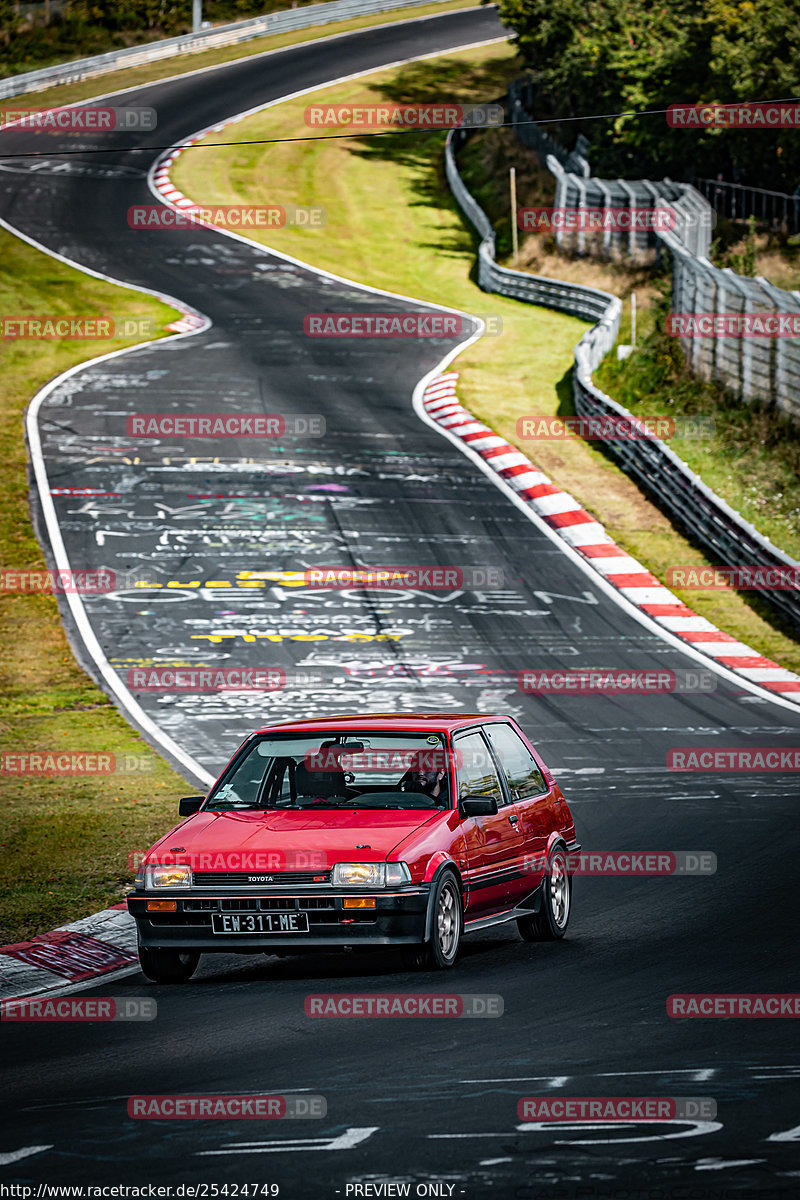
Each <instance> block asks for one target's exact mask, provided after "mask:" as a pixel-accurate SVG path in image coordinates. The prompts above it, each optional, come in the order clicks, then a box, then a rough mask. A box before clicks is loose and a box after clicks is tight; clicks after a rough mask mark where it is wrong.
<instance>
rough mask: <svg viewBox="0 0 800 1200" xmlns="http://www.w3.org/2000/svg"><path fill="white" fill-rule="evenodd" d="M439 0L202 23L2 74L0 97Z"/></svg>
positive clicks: (334, 5)
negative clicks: (205, 26) (199, 27)
mask: <svg viewBox="0 0 800 1200" xmlns="http://www.w3.org/2000/svg"><path fill="white" fill-rule="evenodd" d="M438 2H442V3H443V2H444V0H328V3H325V4H311V5H308V6H307V7H306V8H295V9H286V10H284V11H282V12H275V13H265V14H264V15H263V16H261V17H251V18H250V20H248V21H236V22H234V23H232V24H230V25H220V26H217V27H216V28H215V29H202V30H200V32H199V33H185V34H182V35H181V36H180V37H174V38H164V39H162V40H161V41H158V42H148V43H147V44H146V45H143V46H127V47H125V48H123V49H120V50H109V51H108V52H107V53H106V54H95V55H93V56H92V57H91V58H77V59H75V60H74V61H73V62H67V63H59V64H58V65H57V66H53V67H42V68H40V69H39V70H38V71H28V72H26V73H25V74H24V75H11V76H9V78H8V79H0V100H6V99H8V98H10V97H11V96H23V95H25V94H27V93H29V92H40V91H42V90H43V89H44V88H49V87H58V86H60V85H61V84H65V83H78V82H79V81H80V80H82V79H94V78H95V77H96V76H98V75H106V74H108V73H110V72H111V71H119V70H121V69H122V68H123V67H139V66H142V65H143V64H145V63H152V62H159V61H160V60H161V59H164V58H172V57H175V56H178V55H181V54H197V53H199V52H200V51H201V50H215V49H218V48H219V47H221V46H235V45H239V44H240V43H241V42H249V41H251V40H252V39H253V38H259V37H265V36H266V35H267V34H273V33H284V32H286V31H289V30H292V29H305V28H306V27H307V26H309V25H328V24H332V23H334V22H336V21H347V20H349V19H350V18H351V17H359V16H367V15H369V14H371V13H381V12H390V11H391V10H392V9H394V8H414V7H417V6H419V5H422V4H431V3H434V4H435V3H438Z"/></svg>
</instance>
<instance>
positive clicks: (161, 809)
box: [0, 231, 187, 944]
mask: <svg viewBox="0 0 800 1200" xmlns="http://www.w3.org/2000/svg"><path fill="white" fill-rule="evenodd" d="M0 312H2V313H4V314H8V315H12V314H13V315H21V314H30V315H34V314H42V315H60V316H67V315H81V316H92V315H94V316H105V315H111V316H112V317H114V318H116V319H122V318H124V317H131V316H141V317H147V318H150V319H151V320H153V322H154V323H155V325H156V327H157V329H160V330H162V331H163V328H164V326H165V325H166V324H169V322H170V321H173V320H174V319H175V317H176V313H175V312H174V310H173V309H171V308H169V307H168V306H167V305H165V304H162V303H161V302H160V301H158V300H155V299H153V298H152V297H150V296H143V295H141V294H140V293H138V292H132V291H129V290H127V289H124V288H118V287H114V286H113V285H111V284H106V283H103V282H101V281H99V280H95V279H91V278H89V277H88V276H86V275H83V274H81V273H80V272H78V271H75V270H72V269H71V268H69V267H66V266H64V265H62V264H61V263H59V262H57V261H56V260H54V259H52V258H49V257H48V256H47V255H45V254H42V253H41V252H40V251H38V250H34V249H33V248H31V247H30V246H28V245H26V244H25V243H24V242H21V241H19V240H18V239H16V238H14V237H12V236H11V234H9V233H6V232H5V231H0ZM130 344H131V342H130V341H125V340H124V339H114V340H108V341H105V340H104V341H102V342H100V341H83V342H79V341H75V342H57V341H23V340H17V341H0V378H1V379H2V392H0V456H1V457H2V462H3V488H2V490H0V565H2V566H3V567H5V568H18V569H25V570H34V569H43V568H44V566H45V564H44V560H43V558H42V552H41V549H40V547H39V544H38V542H37V540H36V537H35V535H34V532H33V528H32V526H31V522H30V516H29V511H28V480H27V475H26V451H25V440H24V413H25V409H26V407H27V404H28V402H29V401H30V399H31V398H32V396H33V394H34V393H35V392H36V391H37V390H38V389H39V388H40V387H41V386H42V385H43V384H45V383H46V382H47V381H48V380H49V379H51V378H53V377H54V376H55V375H57V374H59V373H60V372H61V371H63V370H65V369H66V368H67V367H70V366H72V365H73V364H74V363H78V362H81V361H84V360H86V359H89V358H94V357H95V356H96V355H98V354H102V353H105V352H106V351H109V350H116V349H119V348H121V347H123V346H125V345H130ZM67 749H69V750H78V751H107V752H110V753H112V754H114V755H115V757H116V760H117V762H121V763H123V764H125V763H126V756H130V757H129V758H128V760H127V765H129V766H130V765H134V764H133V763H132V760H135V766H136V768H137V769H136V770H135V771H133V772H131V773H130V774H120V773H117V774H112V775H108V776H84V777H79V776H73V777H69V776H60V777H56V776H54V777H43V776H41V777H31V778H29V779H25V778H23V777H21V776H15V775H0V830H1V831H2V832H0V836H1V837H2V838H3V841H2V843H0V944H5V943H8V942H13V941H19V940H22V939H24V938H26V937H30V936H32V935H33V934H35V933H41V932H43V931H46V930H48V929H52V928H53V927H54V926H55V925H58V924H62V923H63V922H65V921H69V920H74V919H76V918H78V917H81V916H86V915H88V914H89V913H91V912H95V911H96V910H97V909H98V908H102V907H103V906H104V905H106V904H109V903H115V902H116V901H118V900H119V899H120V897H121V895H122V893H123V891H124V890H125V888H126V887H127V886H128V885H129V884H130V882H131V878H132V876H131V874H130V872H129V871H128V869H127V865H126V864H127V856H128V853H129V852H130V851H131V850H135V849H139V848H146V847H147V846H148V845H150V844H151V843H152V842H153V841H154V840H155V838H156V837H157V836H158V835H159V834H160V833H163V832H165V831H166V830H167V829H168V828H169V827H170V826H171V825H172V824H174V823H175V820H176V819H177V812H176V805H175V798H176V797H178V796H180V795H183V794H184V792H185V791H186V786H187V785H186V783H185V782H184V781H183V780H182V779H181V778H180V777H179V776H178V775H176V774H175V773H174V772H173V771H172V770H170V768H169V767H167V765H166V764H165V763H164V762H163V761H162V760H161V759H160V758H159V757H158V756H157V755H156V754H154V753H153V751H152V750H150V749H149V747H148V746H147V745H146V744H145V743H144V742H143V741H142V739H141V738H140V737H139V735H138V734H137V733H136V732H135V731H134V730H133V729H131V728H130V726H129V725H128V724H127V723H126V722H125V721H124V720H123V718H122V717H121V716H120V715H119V713H118V712H117V710H116V709H115V708H114V707H113V705H112V704H111V703H110V701H109V700H108V698H107V697H106V696H105V694H104V693H103V692H101V691H100V690H99V688H97V687H96V686H95V685H94V683H93V682H92V681H91V679H90V678H89V677H88V676H87V675H86V674H85V673H84V672H83V671H82V670H81V668H80V667H79V666H78V665H77V664H76V662H75V660H74V658H73V655H72V652H71V650H70V648H69V645H68V643H67V640H66V637H65V635H64V631H63V628H62V626H61V621H60V618H59V612H58V607H57V603H56V600H55V598H54V597H52V596H48V595H25V594H13V593H2V592H0V751H3V752H24V751H32V750H40V751H44V750H67Z"/></svg>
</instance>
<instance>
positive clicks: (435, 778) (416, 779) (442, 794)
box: [400, 761, 447, 807]
mask: <svg viewBox="0 0 800 1200" xmlns="http://www.w3.org/2000/svg"><path fill="white" fill-rule="evenodd" d="M400 790H401V791H403V792H422V794H423V795H424V796H430V798H431V799H432V800H435V801H436V803H437V804H438V805H439V806H440V807H444V806H445V804H446V803H447V770H446V768H445V767H436V768H433V769H432V768H431V767H430V765H429V764H428V765H426V764H424V763H422V762H419V761H417V762H415V763H412V764H411V766H410V767H409V768H408V770H407V771H406V773H405V775H404V776H403V778H402V780H401V781H400Z"/></svg>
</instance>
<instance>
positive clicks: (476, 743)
mask: <svg viewBox="0 0 800 1200" xmlns="http://www.w3.org/2000/svg"><path fill="white" fill-rule="evenodd" d="M453 745H454V747H455V752H456V770H457V776H456V777H457V779H458V799H459V802H460V800H461V797H462V796H467V795H470V796H494V797H495V799H496V800H497V804H498V807H499V806H500V805H502V804H505V796H504V795H503V789H502V787H501V786H500V779H499V778H498V775H497V770H496V768H495V765H494V762H493V761H492V755H491V753H490V751H489V747H488V746H487V745H486V742H485V741H484V740H483V738H482V737H481V735H480V734H479V733H467V734H465V735H464V736H463V737H459V738H456V739H455V740H454V742H453Z"/></svg>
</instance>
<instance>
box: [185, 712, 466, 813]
mask: <svg viewBox="0 0 800 1200" xmlns="http://www.w3.org/2000/svg"><path fill="white" fill-rule="evenodd" d="M450 807H451V800H450V785H449V759H448V752H447V743H446V739H445V736H444V734H438V733H436V734H430V733H388V732H387V733H381V732H378V733H376V732H374V731H370V732H369V733H363V734H361V733H352V732H348V733H335V732H328V731H326V732H325V733H316V734H313V733H304V734H302V735H298V734H283V735H281V734H266V735H264V736H263V737H257V738H255V739H254V740H253V741H252V742H248V743H247V744H245V746H244V747H243V748H242V750H241V752H240V753H239V754H238V755H237V756H236V758H235V759H234V760H233V762H232V763H231V765H230V767H229V768H228V770H227V771H226V772H225V774H224V775H223V776H222V778H221V779H220V781H219V783H218V784H217V786H216V787H215V788H214V789H213V790H212V792H211V793H210V795H209V797H208V799H207V800H206V802H205V804H204V805H203V808H204V809H206V810H207V809H214V810H222V811H231V810H234V809H235V810H237V811H241V810H252V809H287V808H288V809H312V808H313V809H331V808H371V809H373V808H379V809H430V810H435V809H437V808H450Z"/></svg>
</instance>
